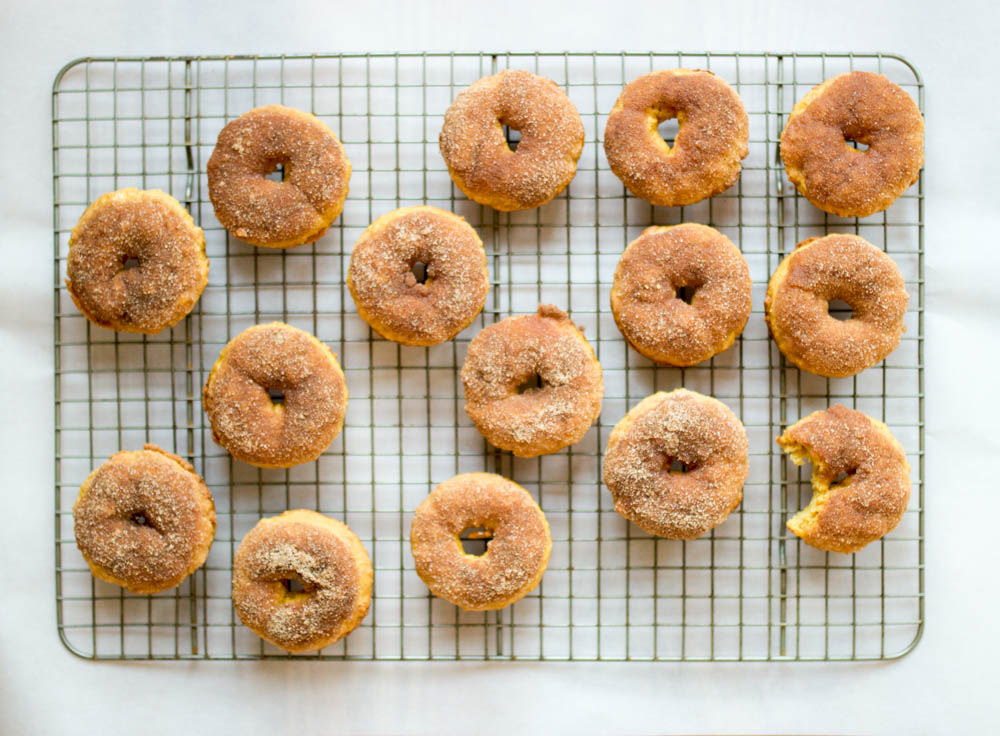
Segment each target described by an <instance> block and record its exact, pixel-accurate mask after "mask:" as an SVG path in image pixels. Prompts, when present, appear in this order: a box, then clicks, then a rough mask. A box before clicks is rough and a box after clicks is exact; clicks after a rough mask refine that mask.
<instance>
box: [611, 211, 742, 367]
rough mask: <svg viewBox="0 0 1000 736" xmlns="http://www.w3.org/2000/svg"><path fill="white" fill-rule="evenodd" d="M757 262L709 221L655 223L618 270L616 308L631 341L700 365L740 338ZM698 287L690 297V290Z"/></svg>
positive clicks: (645, 350)
mask: <svg viewBox="0 0 1000 736" xmlns="http://www.w3.org/2000/svg"><path fill="white" fill-rule="evenodd" d="M752 286H753V282H752V281H751V279H750V267H749V266H748V265H747V262H746V260H744V258H743V254H741V253H740V251H739V249H738V248H737V247H736V246H735V245H733V244H732V242H731V241H730V240H729V238H727V237H726V236H725V235H723V234H722V233H720V232H719V231H718V230H716V229H714V228H711V227H708V226H707V225H696V224H694V223H685V224H681V225H673V226H671V227H650V228H646V230H644V231H643V233H642V235H640V236H639V237H638V238H636V239H635V240H633V241H632V242H631V243H629V245H628V247H627V248H626V249H625V252H624V253H622V257H621V259H620V260H619V261H618V267H617V268H616V269H615V278H614V282H613V284H612V286H611V311H612V312H613V313H614V316H615V323H616V324H617V325H618V329H619V330H621V333H622V335H624V336H625V339H626V340H627V341H628V343H629V345H631V346H632V347H633V348H635V349H636V350H638V351H639V352H640V353H641V354H642V355H644V356H645V357H647V358H649V359H650V360H652V361H655V362H656V363H660V364H662V365H672V366H687V365H695V364H696V363H700V362H702V361H703V360H708V359H709V358H711V357H712V356H713V355H715V354H716V353H721V352H722V351H723V350H725V349H726V348H728V347H729V346H730V345H732V344H733V341H734V340H735V339H736V337H737V335H739V334H740V333H741V332H743V328H744V327H745V326H746V323H747V319H749V317H750V306H751V302H750V289H751V287H752ZM685 288H686V289H688V290H691V289H693V290H694V293H693V295H692V296H691V298H690V303H686V302H685V301H684V299H682V298H681V290H682V289H685Z"/></svg>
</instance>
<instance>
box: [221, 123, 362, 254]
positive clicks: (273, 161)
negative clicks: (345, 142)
mask: <svg viewBox="0 0 1000 736" xmlns="http://www.w3.org/2000/svg"><path fill="white" fill-rule="evenodd" d="M279 165H280V166H281V167H282V172H283V181H280V182H278V181H272V180H271V179H268V178H267V175H268V174H270V173H271V172H273V171H274V170H275V169H276V168H277V167H278V166H279ZM350 178H351V162H350V161H348V160H347V154H345V153H344V147H343V146H342V145H341V144H340V141H339V140H337V136H336V135H334V133H333V131H332V130H330V129H329V128H328V127H326V125H324V124H323V122H322V121H321V120H320V119H319V118H317V117H316V116H314V115H310V114H309V113H307V112H302V111H301V110H296V109H294V108H291V107H283V106H281V105H265V106H264V107H255V108H254V109H253V110H251V111H250V112H248V113H245V114H243V115H241V116H240V117H238V118H236V120H233V121H232V122H231V123H229V124H228V125H226V127H224V128H223V129H222V131H221V132H220V133H219V139H218V141H217V142H216V144H215V150H213V151H212V156H211V158H209V159H208V196H209V198H210V199H211V200H212V206H213V207H214V208H215V216H216V217H217V218H218V220H219V222H220V223H222V226H223V227H224V228H226V230H228V231H229V232H230V233H231V234H232V235H233V236H234V237H237V238H239V239H240V240H242V241H245V242H247V243H250V244H251V245H262V246H266V247H268V248H291V247H292V246H295V245H302V244H303V243H311V242H313V241H314V240H317V239H318V238H320V237H321V236H322V235H323V233H325V232H326V229H327V228H328V227H330V223H332V222H333V221H334V220H335V219H337V215H339V214H340V211H341V210H342V209H343V208H344V200H345V199H346V198H347V185H348V182H349V181H350Z"/></svg>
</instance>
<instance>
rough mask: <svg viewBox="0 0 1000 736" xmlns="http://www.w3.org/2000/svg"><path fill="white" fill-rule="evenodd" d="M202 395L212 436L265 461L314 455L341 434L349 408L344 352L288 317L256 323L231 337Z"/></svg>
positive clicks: (287, 462)
mask: <svg viewBox="0 0 1000 736" xmlns="http://www.w3.org/2000/svg"><path fill="white" fill-rule="evenodd" d="M271 392H276V393H279V394H281V395H280V396H272V393H271ZM202 397H203V401H202V403H203V405H204V407H205V413H206V414H208V419H209V421H210V422H211V425H212V439H214V440H215V441H216V443H218V444H220V445H222V446H223V447H224V448H226V450H228V451H229V453H230V454H231V455H232V456H233V457H235V458H236V459H237V460H242V461H243V462H246V463H250V464H251V465H256V466H257V467H259V468H290V467H292V466H293V465H299V464H301V463H307V462H310V461H312V460H315V459H316V458H318V457H319V456H320V455H321V454H323V451H324V450H326V448H328V447H329V446H330V443H331V442H333V440H334V439H335V438H336V437H337V435H338V434H340V430H341V429H343V427H344V414H345V413H346V412H347V383H346V381H345V380H344V372H343V371H342V370H341V369H340V364H339V363H338V362H337V356H335V355H334V354H333V353H332V352H331V351H330V348H328V347H327V346H326V345H324V344H323V343H321V342H320V341H319V340H317V339H316V338H315V337H313V336H312V335H310V334H309V333H308V332H305V331H303V330H300V329H298V328H295V327H292V326H291V325H286V324H284V323H282V322H271V323H270V324H265V325H254V326H253V327H250V328H248V329H246V330H243V332H241V333H240V334H238V335H237V336H236V337H234V338H233V339H232V340H230V341H229V343H228V344H227V345H226V346H225V347H224V348H223V349H222V353H220V354H219V359H218V360H216V361H215V365H214V366H212V372H211V373H210V374H209V376H208V380H207V381H206V382H205V389H204V391H203V392H202Z"/></svg>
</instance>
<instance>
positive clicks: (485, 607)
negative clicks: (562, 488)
mask: <svg viewBox="0 0 1000 736" xmlns="http://www.w3.org/2000/svg"><path fill="white" fill-rule="evenodd" d="M475 527H482V528H483V530H484V532H483V533H485V534H488V535H489V536H490V539H489V542H487V544H486V552H485V553H483V554H482V555H478V556H477V555H473V554H468V553H466V552H465V551H464V550H463V548H462V540H461V537H460V535H461V534H462V532H463V531H464V530H466V529H470V528H475ZM410 548H411V550H412V551H413V561H414V564H415V566H416V569H417V574H418V575H419V576H420V579H421V580H423V581H424V582H425V583H426V584H427V587H428V588H430V589H431V592H432V593H433V594H434V595H436V596H437V597H438V598H444V599H445V600H447V601H450V602H451V603H454V604H455V605H456V606H461V607H462V608H464V609H465V610H466V611H491V610H496V609H498V608H503V607H504V606H509V605H510V604H511V603H515V602H516V601H519V600H521V598H523V597H524V596H525V595H526V594H527V593H528V592H529V591H531V590H533V589H534V588H535V586H536V585H538V582H539V581H540V580H541V579H542V573H544V572H545V567H546V565H548V563H549V554H550V553H551V551H552V536H551V534H550V533H549V524H548V522H547V521H546V520H545V514H543V513H542V510H541V509H540V508H539V507H538V504H537V503H535V499H534V498H532V497H531V494H530V493H528V492H527V491H526V490H525V489H524V488H522V487H521V486H519V485H518V484H517V483H514V482H513V481H510V480H507V479H506V478H503V477H501V476H499V475H494V474H492V473H464V474H463V475H456V476H455V477H454V478H452V479H450V480H446V481H445V482H444V483H441V484H440V485H439V486H437V488H435V489H434V490H433V491H431V493H430V495H429V496H427V498H425V499H424V500H423V501H421V502H420V505H419V506H417V510H416V512H415V513H414V515H413V524H412V526H411V527H410Z"/></svg>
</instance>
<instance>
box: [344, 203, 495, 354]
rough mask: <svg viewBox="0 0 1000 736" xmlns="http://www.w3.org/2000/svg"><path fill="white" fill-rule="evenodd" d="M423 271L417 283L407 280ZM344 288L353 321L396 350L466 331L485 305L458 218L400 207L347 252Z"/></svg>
mask: <svg viewBox="0 0 1000 736" xmlns="http://www.w3.org/2000/svg"><path fill="white" fill-rule="evenodd" d="M417 263H421V264H423V267H424V273H425V277H426V278H425V280H424V281H418V280H417V277H416V274H415V272H414V266H415V265H416V264H417ZM347 285H348V287H350V289H351V296H352V297H354V303H355V305H357V308H358V314H359V315H360V316H361V318H362V319H363V320H364V321H365V322H367V323H368V324H369V325H370V326H371V328H372V329H373V330H375V332H377V333H378V334H380V335H381V336H382V337H384V338H386V339H387V340H395V341H396V342H399V343H402V344H403V345H436V344H438V343H439V342H444V341H445V340H450V339H452V338H453V337H455V335H457V334H458V333H459V332H461V331H462V330H464V329H465V328H466V327H468V326H469V323H470V322H472V320H473V319H475V317H476V315H477V314H479V312H480V311H481V310H482V308H483V304H485V303H486V293H487V292H488V291H489V288H490V276H489V272H487V270H486V251H484V250H483V241H481V240H480V239H479V236H478V235H476V231H475V230H473V229H472V227H471V226H470V225H469V224H468V223H467V222H466V221H465V220H464V219H463V218H461V217H459V216H458V215H454V214H452V213H451V212H447V211H445V210H441V209H438V208H437V207H427V206H424V207H405V208H403V209H399V210H394V211H393V212H389V213H387V214H385V215H382V216H381V217H379V218H378V219H377V220H375V222H373V223H372V224H371V225H369V226H368V229H367V230H365V231H364V233H362V234H361V237H360V238H359V239H358V242H357V243H355V245H354V251H353V252H352V253H351V265H350V268H349V269H348V271H347Z"/></svg>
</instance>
